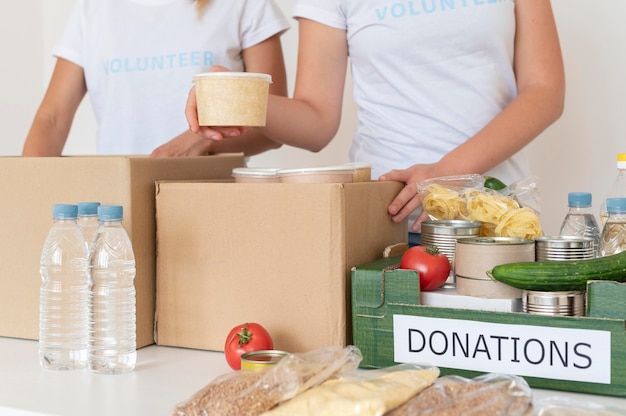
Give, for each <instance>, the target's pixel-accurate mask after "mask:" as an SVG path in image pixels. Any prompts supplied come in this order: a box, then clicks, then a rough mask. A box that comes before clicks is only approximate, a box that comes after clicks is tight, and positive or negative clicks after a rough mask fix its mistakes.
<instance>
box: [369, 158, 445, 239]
mask: <svg viewBox="0 0 626 416" xmlns="http://www.w3.org/2000/svg"><path fill="white" fill-rule="evenodd" d="M434 167H435V165H434V164H432V165H428V164H423V165H413V166H411V167H409V168H407V169H394V170H392V171H391V172H387V173H385V174H384V175H382V176H380V177H379V178H378V180H379V181H396V182H402V183H404V184H405V186H404V188H402V190H401V191H400V192H399V193H398V195H396V197H395V198H394V199H393V201H391V204H389V208H388V209H387V211H388V212H389V215H391V219H392V220H393V221H394V222H401V221H404V220H405V219H406V218H407V217H408V216H409V215H410V214H411V213H412V212H414V211H415V210H416V209H418V208H419V207H420V206H422V196H421V195H420V194H418V193H417V184H418V183H420V182H422V181H424V180H425V179H427V178H432V177H435V175H434V174H432V173H429V172H432V171H433V168H434ZM426 219H428V214H426V213H425V212H422V213H421V214H420V216H419V217H418V218H417V220H415V222H414V223H413V224H410V225H409V226H410V229H411V231H415V232H418V231H419V230H420V228H421V223H422V221H424V220H426Z"/></svg>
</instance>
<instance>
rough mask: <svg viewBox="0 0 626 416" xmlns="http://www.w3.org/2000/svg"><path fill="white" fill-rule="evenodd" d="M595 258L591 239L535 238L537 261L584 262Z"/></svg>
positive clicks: (565, 237) (564, 237) (567, 237)
mask: <svg viewBox="0 0 626 416" xmlns="http://www.w3.org/2000/svg"><path fill="white" fill-rule="evenodd" d="M594 256H595V241H594V239H593V238H591V237H570V236H541V237H537V238H535V259H536V260H537V261H563V260H584V259H591V258H593V257H594Z"/></svg>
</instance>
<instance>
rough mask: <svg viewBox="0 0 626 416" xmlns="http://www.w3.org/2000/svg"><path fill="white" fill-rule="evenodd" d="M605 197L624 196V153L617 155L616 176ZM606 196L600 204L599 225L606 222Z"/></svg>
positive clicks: (625, 160)
mask: <svg viewBox="0 0 626 416" xmlns="http://www.w3.org/2000/svg"><path fill="white" fill-rule="evenodd" d="M606 198H626V153H619V154H618V155H617V177H616V178H615V180H614V181H613V185H611V188H609V192H608V193H607V195H606ZM606 198H605V199H604V200H603V201H602V205H601V206H600V225H601V226H603V225H604V223H606V218H607V217H608V213H607V209H606Z"/></svg>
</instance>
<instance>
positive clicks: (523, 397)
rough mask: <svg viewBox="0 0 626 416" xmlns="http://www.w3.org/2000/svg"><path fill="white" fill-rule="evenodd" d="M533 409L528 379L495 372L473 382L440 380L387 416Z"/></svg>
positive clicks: (495, 415) (472, 415) (515, 413)
mask: <svg viewBox="0 0 626 416" xmlns="http://www.w3.org/2000/svg"><path fill="white" fill-rule="evenodd" d="M530 409H532V396H531V390H530V387H529V386H528V383H526V380H524V379H523V378H521V377H517V376H509V375H501V374H493V373H492V374H485V375H482V376H478V377H476V378H473V379H467V378H463V377H460V376H444V377H440V378H438V379H437V380H435V382H434V383H433V385H432V386H430V387H429V388H427V389H426V390H424V391H423V392H421V393H420V394H417V395H416V396H413V397H412V398H411V399H410V400H408V401H407V402H406V403H404V404H403V405H401V406H399V407H397V408H396V409H395V410H393V411H391V412H389V413H388V414H387V415H386V416H409V415H411V416H412V415H428V416H457V415H463V416H484V415H490V416H499V415H500V416H522V415H527V413H528V411H529V410H530Z"/></svg>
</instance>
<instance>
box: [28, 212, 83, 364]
mask: <svg viewBox="0 0 626 416" xmlns="http://www.w3.org/2000/svg"><path fill="white" fill-rule="evenodd" d="M77 212H78V208H77V206H76V205H72V204H56V205H54V206H53V208H52V218H53V223H52V227H51V228H50V231H49V232H48V236H47V237H46V240H45V242H44V246H43V250H42V252H41V259H40V269H39V271H40V274H41V287H40V292H39V362H40V364H41V366H42V367H44V368H48V369H51V370H77V369H83V368H86V366H87V348H88V334H89V304H90V303H89V302H90V295H91V279H90V276H89V253H88V251H87V244H86V243H85V239H84V238H83V235H82V233H81V232H80V229H79V228H78V225H77V224H76V214H77Z"/></svg>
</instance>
